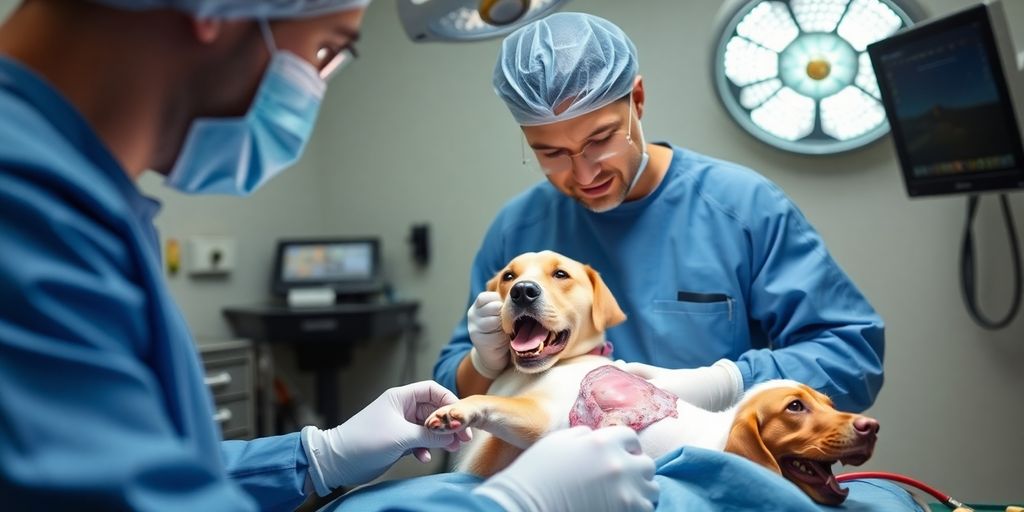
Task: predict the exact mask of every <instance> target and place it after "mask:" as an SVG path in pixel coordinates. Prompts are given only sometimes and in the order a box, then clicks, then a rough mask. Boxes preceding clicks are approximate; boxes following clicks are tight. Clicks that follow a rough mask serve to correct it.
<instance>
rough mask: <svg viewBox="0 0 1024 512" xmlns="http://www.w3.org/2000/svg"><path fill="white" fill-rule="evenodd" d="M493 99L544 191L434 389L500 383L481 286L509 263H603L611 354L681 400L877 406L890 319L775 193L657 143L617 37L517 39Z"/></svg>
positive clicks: (573, 21) (580, 33) (548, 29)
mask: <svg viewBox="0 0 1024 512" xmlns="http://www.w3.org/2000/svg"><path fill="white" fill-rule="evenodd" d="M493 85H494V89H495V91H496V92H497V94H498V96H499V97H500V98H501V99H502V100H503V101H504V102H505V104H506V105H507V106H508V108H509V110H510V111H511V113H512V117H513V118H514V119H515V122H516V123H517V124H519V125H520V126H521V127H522V131H523V134H524V135H525V138H526V143H527V144H529V146H530V147H531V148H532V149H533V153H534V154H535V155H536V161H537V163H538V164H539V167H540V168H541V169H542V170H543V171H544V172H545V174H546V178H547V180H545V181H541V182H540V183H538V184H537V185H535V186H533V187H532V188H530V189H528V190H526V191H525V192H523V193H521V194H519V195H518V196H517V197H515V198H513V199H512V200H511V201H510V202H509V203H508V204H506V205H505V206H504V208H502V210H501V211H500V212H499V213H498V216H497V218H496V219H495V220H494V222H493V223H492V224H491V226H490V228H489V229H488V231H487V233H486V235H485V237H484V240H483V243H482V246H481V247H480V250H479V252H478V253H477V255H476V258H475V260H474V262H473V268H472V271H471V275H470V290H469V306H470V308H469V312H468V315H467V318H466V320H465V321H463V322H462V323H460V324H459V325H458V326H457V327H456V329H455V332H454V334H453V335H452V339H451V342H450V344H449V345H448V346H447V347H446V348H445V349H444V351H443V352H442V353H441V356H440V359H439V361H438V362H437V365H436V366H435V368H434V375H435V378H436V379H437V381H438V382H440V383H441V384H442V385H444V386H446V387H448V388H450V389H455V390H456V391H457V392H458V394H459V395H460V396H465V395H470V394H474V393H479V392H483V391H484V390H486V389H487V387H488V386H489V384H490V382H491V380H492V379H493V378H494V377H495V376H496V375H497V374H498V373H499V372H500V371H502V370H503V369H504V368H505V366H506V365H507V364H508V358H509V352H508V345H507V344H508V340H507V337H506V336H505V335H504V334H502V333H501V332H500V329H499V323H498V319H497V314H498V310H499V308H500V302H499V299H498V296H497V294H496V293H492V292H487V291H485V283H486V282H487V280H488V279H490V278H491V277H492V276H494V274H495V273H496V272H498V271H499V270H500V269H502V268H504V266H505V265H506V263H507V262H508V261H509V260H511V259H512V258H513V257H514V256H516V255H518V254H520V253H522V252H526V251H539V250H543V249H551V250H554V251H557V252H561V253H563V254H565V255H566V256H569V257H571V258H574V259H576V260H579V261H582V262H584V263H588V264H590V265H591V266H593V267H594V268H595V269H596V270H597V271H598V272H600V273H601V275H602V277H603V278H604V280H605V282H606V283H607V284H608V287H609V288H610V289H611V291H612V293H613V294H614V295H615V297H616V299H617V300H618V302H619V305H620V306H622V309H623V310H624V311H625V312H626V314H627V316H628V319H627V321H626V322H625V323H624V324H622V325H619V326H617V327H614V328H612V329H611V330H610V331H609V332H608V333H607V337H608V339H609V340H610V341H611V342H612V344H613V347H614V357H615V358H617V359H623V360H625V361H628V362H633V363H636V364H633V365H630V367H629V368H630V369H631V370H632V371H634V372H635V373H639V374H641V375H643V376H645V377H648V378H653V379H656V381H657V382H658V383H661V384H665V383H672V384H671V385H672V386H674V387H673V388H672V390H673V391H675V392H676V394H677V395H679V396H680V397H682V398H685V399H687V400H688V401H691V402H693V403H695V404H698V405H701V406H704V407H706V408H710V409H721V408H725V407H727V406H728V405H730V404H732V403H733V402H734V401H735V400H736V398H737V397H738V396H739V395H740V393H741V392H742V391H743V390H744V389H746V388H749V387H750V386H751V385H753V384H756V383H758V382H761V381H764V380H768V379H778V378H787V379H794V380H797V381H800V382H803V383H806V384H808V385H810V386H812V387H813V388H815V389H817V390H819V391H821V392H823V393H825V394H827V395H829V396H830V397H832V399H833V400H834V401H835V403H836V405H837V406H838V407H839V408H840V409H845V410H851V411H862V410H864V409H866V408H867V407H868V406H870V405H871V404H872V402H874V400H875V397H876V395H877V394H878V390H879V388H881V386H882V357H883V353H884V346H885V345H884V342H885V338H884V329H883V324H882V319H881V318H880V317H879V316H878V314H877V313H876V312H875V311H874V310H873V309H872V307H871V305H870V304H868V301H867V300H866V299H865V298H864V296H863V295H862V294H861V293H860V291H858V290H857V287H856V286H854V284H853V283H852V282H851V281H850V279H849V277H847V276H846V274H845V273H844V272H843V270H842V269H841V268H840V267H839V265H838V264H836V262H835V261H834V260H833V259H832V257H831V256H830V255H829V253H828V250H827V249H826V248H825V244H824V242H823V241H822V239H821V237H820V236H819V235H818V233H817V232H816V231H815V230H814V228H813V227H811V225H810V223H809V222H808V221H807V219H806V218H804V216H803V215H802V214H801V213H800V211H799V210H798V209H797V207H796V206H795V205H794V204H793V202H792V201H790V199H789V198H788V197H787V196H786V195H785V193H783V191H782V190H781V189H780V188H779V187H778V186H777V185H775V184H774V183H772V182H770V181H769V180H767V179H766V178H764V177H763V176H761V175H759V174H757V173H756V172H754V171H752V170H750V169H746V168H744V167H742V166H739V165H736V164H733V163H729V162H726V161H723V160H718V159H715V158H712V157H709V156H705V155H701V154H699V153H697V152H694V151H691V150H689V149H686V148H683V147H680V146H676V145H673V144H670V143H662V142H656V143H647V142H646V141H647V139H646V138H645V135H646V134H645V133H644V130H643V127H642V125H641V119H642V118H643V114H644V112H645V110H646V108H647V104H646V103H645V101H644V100H645V93H644V82H643V80H642V78H641V76H640V75H639V62H638V59H637V52H636V48H635V47H634V45H633V43H632V42H631V41H630V39H629V37H627V36H626V34H625V33H623V32H622V30H621V29H619V27H617V26H615V25H614V24H612V23H610V22H608V21H607V20H604V19H601V18H598V17H595V16H591V15H587V14H580V13H559V14H555V15H552V16H549V17H547V18H545V19H542V20H538V21H536V22H534V23H531V24H529V25H527V26H525V27H522V28H520V29H519V30H517V31H516V32H514V33H512V34H511V35H509V36H508V37H507V38H506V39H505V41H504V43H503V44H502V46H501V50H500V54H499V56H498V61H497V64H496V65H495V67H494V73H493ZM680 122H689V121H687V120H686V119H680ZM524 172H528V171H527V170H525V169H524ZM641 363H647V364H650V365H657V366H659V367H664V368H667V369H670V370H660V369H658V368H652V367H648V366H645V365H643V364H641Z"/></svg>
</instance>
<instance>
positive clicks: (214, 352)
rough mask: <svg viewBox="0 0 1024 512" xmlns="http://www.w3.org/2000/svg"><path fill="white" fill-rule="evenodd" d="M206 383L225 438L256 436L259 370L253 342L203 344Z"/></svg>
mask: <svg viewBox="0 0 1024 512" xmlns="http://www.w3.org/2000/svg"><path fill="white" fill-rule="evenodd" d="M198 348H199V354H200V355H201V356H202V359H203V366H204V367H205V370H206V376H205V379H204V380H205V382H206V385H207V386H209V387H210V392H211V393H212V394H213V402H214V413H213V419H214V421H216V422H217V424H218V425H219V426H220V428H221V432H222V433H223V436H224V439H252V438H254V437H256V434H257V432H256V410H255V404H256V400H255V395H256V394H255V381H256V380H255V371H254V367H255V364H254V355H253V349H252V343H250V342H248V341H245V340H233V341H217V342H201V343H199V344H198Z"/></svg>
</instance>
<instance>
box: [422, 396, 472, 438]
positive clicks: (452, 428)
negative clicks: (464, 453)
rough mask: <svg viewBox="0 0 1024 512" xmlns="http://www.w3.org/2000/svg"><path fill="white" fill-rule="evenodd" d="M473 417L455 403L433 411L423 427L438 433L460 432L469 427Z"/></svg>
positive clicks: (468, 411) (470, 412) (469, 411)
mask: <svg viewBox="0 0 1024 512" xmlns="http://www.w3.org/2000/svg"><path fill="white" fill-rule="evenodd" d="M474 416H475V415H474V414H473V413H472V411H471V410H468V409H467V408H465V407H462V406H460V404H459V403H458V402H456V403H454V404H451V405H446V406H444V407H441V408H440V409H438V410H436V411H434V413H433V414H431V415H430V417H429V418H427V421H425V422H424V423H423V426H425V427H427V428H429V429H430V430H433V431H434V432H438V433H445V434H447V433H451V432H461V431H463V430H466V428H467V427H470V426H471V424H472V423H473V419H474Z"/></svg>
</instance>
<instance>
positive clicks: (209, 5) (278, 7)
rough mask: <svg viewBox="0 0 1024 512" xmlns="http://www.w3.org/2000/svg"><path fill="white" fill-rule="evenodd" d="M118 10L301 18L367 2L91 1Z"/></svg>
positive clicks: (367, 3)
mask: <svg viewBox="0 0 1024 512" xmlns="http://www.w3.org/2000/svg"><path fill="white" fill-rule="evenodd" d="M92 1H93V2H96V3H100V4H104V5H108V6H110V7H115V8H118V9H125V10H133V11H143V10H148V9H177V10H179V11H185V12H188V13H191V14H194V15H196V16H197V17H201V18H268V19H274V18H302V17H306V16H317V15H321V14H328V13H332V12H339V11H346V10H349V9H358V8H361V7H366V6H367V5H369V4H370V0H92Z"/></svg>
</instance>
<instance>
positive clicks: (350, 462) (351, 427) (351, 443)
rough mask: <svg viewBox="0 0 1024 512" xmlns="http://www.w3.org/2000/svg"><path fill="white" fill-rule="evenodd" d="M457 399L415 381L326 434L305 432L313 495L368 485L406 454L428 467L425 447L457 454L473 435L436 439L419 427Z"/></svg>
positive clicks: (430, 383)
mask: <svg viewBox="0 0 1024 512" xmlns="http://www.w3.org/2000/svg"><path fill="white" fill-rule="evenodd" d="M457 400H458V399H457V398H456V397H455V395H454V394H452V392H451V391H448V390H447V389H445V388H444V387H442V386H441V385H440V384H438V383H436V382H434V381H423V382H416V383H414V384H408V385H406V386H402V387H397V388H391V389H389V390H387V391H385V392H384V394H382V395H381V396H380V397H378V398H377V399H376V400H374V401H373V402H372V403H370V405H368V406H366V408H364V409H363V410H361V411H359V412H358V413H356V415H355V416H353V417H352V418H350V419H349V420H348V421H346V422H345V423H342V424H341V425H338V426H337V427H334V428H332V429H330V430H320V429H319V428H316V427H313V426H309V427H306V428H303V429H302V434H301V438H302V446H303V448H304V449H305V450H306V456H307V457H308V458H309V476H310V479H311V480H312V481H313V487H314V488H316V492H317V494H319V495H321V496H326V495H327V494H329V493H330V492H331V489H333V488H335V487H340V486H343V485H347V486H350V485H358V484H363V483H366V482H369V481H370V480H373V479H374V478H377V477H378V476H380V475H381V474H382V473H384V471H387V469H388V468H389V467H391V465H392V464H394V463H395V462H397V461H398V459H400V458H402V457H403V456H404V455H406V454H408V453H410V452H412V453H414V454H415V455H416V458H417V459H419V460H420V462H429V461H430V452H429V451H428V450H427V449H428V448H444V449H446V450H448V451H454V450H457V449H458V448H459V447H460V446H461V445H462V443H464V442H466V441H469V440H470V439H471V438H472V433H471V432H469V431H468V430H467V431H465V432H463V433H451V434H437V433H434V432H431V431H430V430H427V429H426V428H424V427H423V422H424V421H426V419H427V417H428V416H430V414H431V413H432V412H434V411H435V410H437V408H438V407H441V406H444V405H448V404H451V403H454V402H456V401H457Z"/></svg>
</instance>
